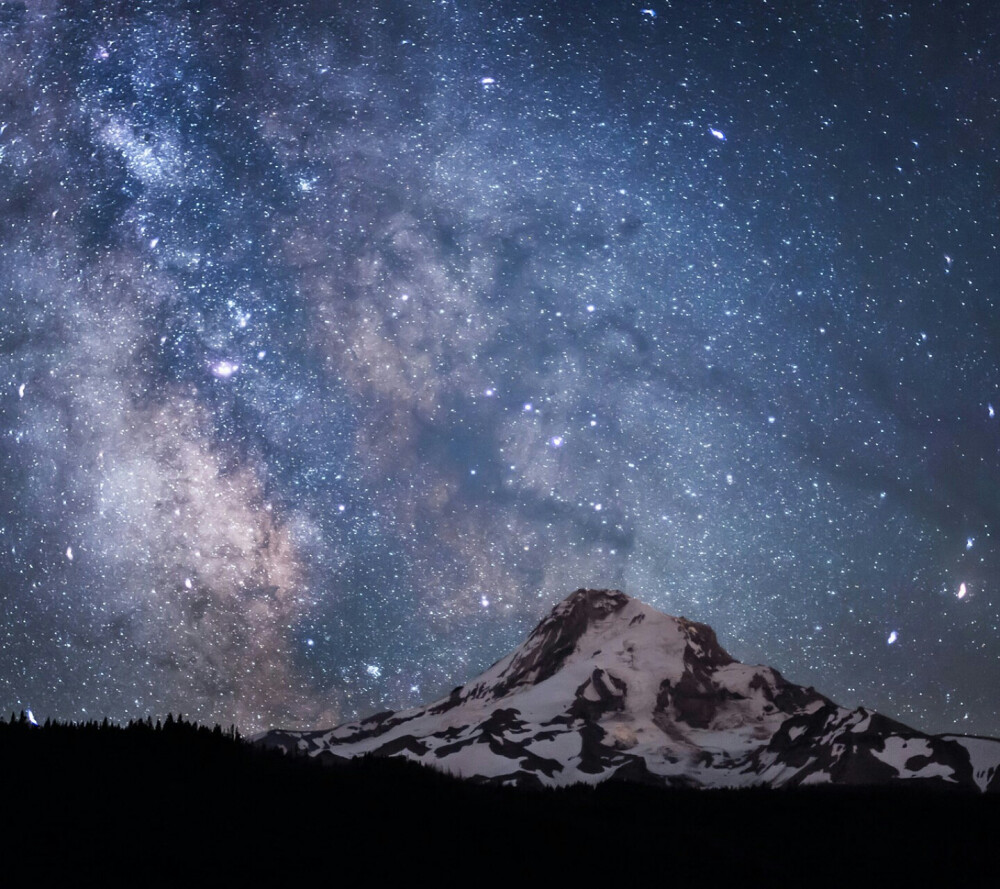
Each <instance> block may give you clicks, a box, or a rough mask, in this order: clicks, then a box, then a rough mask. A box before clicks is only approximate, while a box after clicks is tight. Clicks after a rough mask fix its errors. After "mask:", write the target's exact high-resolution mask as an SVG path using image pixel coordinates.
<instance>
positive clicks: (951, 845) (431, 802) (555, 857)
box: [0, 718, 1000, 886]
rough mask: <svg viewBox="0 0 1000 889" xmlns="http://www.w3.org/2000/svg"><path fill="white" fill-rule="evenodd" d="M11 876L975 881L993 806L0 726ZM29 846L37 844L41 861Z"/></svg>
mask: <svg viewBox="0 0 1000 889" xmlns="http://www.w3.org/2000/svg"><path fill="white" fill-rule="evenodd" d="M0 764H2V765H0V776H2V785H3V788H4V797H5V799H6V806H7V808H8V813H9V814H10V815H12V816H13V818H12V820H13V824H12V826H11V827H10V828H8V830H7V831H6V834H5V837H4V843H3V847H4V849H5V850H6V852H7V855H6V856H5V857H7V859H8V861H9V862H10V864H11V866H12V867H13V868H14V869H16V868H18V867H19V866H22V865H28V869H29V870H30V872H31V873H47V874H56V873H58V874H60V875H62V876H64V877H65V876H70V877H78V878H81V879H82V878H87V879H91V878H94V877H100V876H102V875H103V876H104V878H106V879H108V880H111V879H114V880H115V882H118V881H119V880H120V879H121V878H122V877H123V876H124V875H126V874H128V875H130V877H131V881H132V882H138V883H139V884H142V883H143V882H144V881H146V880H150V881H157V882H158V881H159V879H160V878H161V877H163V876H165V875H166V876H170V877H171V879H179V880H183V881H184V882H191V881H194V882H196V883H200V882H203V881H205V882H207V881H209V880H222V879H226V880H230V879H233V878H236V877H240V878H252V879H254V880H255V881H258V880H260V879H262V878H264V877H268V878H275V879H290V878H299V877H301V878H309V879H313V878H315V877H316V876H321V877H323V878H324V880H327V879H328V880H331V881H336V882H337V883H340V882H342V881H344V880H350V881H354V880H357V879H366V880H367V879H377V881H378V882H384V881H385V880H389V879H392V880H399V879H411V878H412V879H417V878H418V877H420V878H421V880H422V881H423V880H425V879H427V878H428V876H429V875H435V879H437V878H438V877H439V879H440V882H441V883H443V884H445V885H448V884H454V883H458V882H461V883H462V884H463V885H483V884H484V885H495V884H496V883H497V881H500V882H510V881H517V882H521V881H528V880H530V881H532V882H534V881H535V880H536V879H538V878H539V877H540V876H542V875H544V874H558V875H561V876H562V878H575V877H583V878H590V879H594V878H598V877H601V878H614V879H620V880H624V881H628V882H630V881H632V880H634V879H638V878H647V877H653V878H656V879H658V880H662V881H663V882H664V883H665V884H666V883H671V882H672V881H673V880H675V879H685V880H688V879H697V880H698V885H703V886H711V885H721V884H725V883H728V882H729V881H730V880H732V881H736V882H737V883H738V884H739V885H767V884H771V883H773V884H774V885H781V884H782V883H787V882H790V881H792V880H801V879H808V880H809V881H810V883H814V882H816V883H820V884H825V883H826V882H829V881H830V880H831V879H836V880H837V881H838V882H843V883H845V884H848V885H858V884H860V885H874V884H875V883H876V882H888V883H890V884H892V885H899V884H900V881H901V880H903V879H905V878H908V877H917V876H920V877H923V878H925V879H926V878H928V877H934V876H936V877H940V878H942V879H947V880H948V881H949V882H950V883H951V884H952V885H957V884H958V881H959V880H976V881H977V882H978V881H981V880H982V879H984V878H986V877H987V876H988V875H989V874H990V873H992V870H993V866H994V865H993V862H994V856H995V845H994V842H995V837H996V836H997V828H998V827H1000V799H998V798H996V797H994V796H978V795H972V794H964V793H954V794H951V793H928V792H926V791H924V792H920V793H917V792H907V791H899V790H896V791H893V792H887V791H884V790H883V791H878V792H874V791H872V792H865V791H856V790H855V791H844V790H837V791H819V790H813V791H774V790H767V791H765V790H752V791H705V790H702V791H664V790H659V789H655V788H648V787H641V786H636V785H629V784H623V783H615V782H610V783H608V784H605V785H603V786H601V787H600V788H598V789H596V790H590V789H585V788H571V789H568V790H562V791H525V790H518V791H515V790H505V789H497V788H487V787H478V786H473V785H470V784H467V783H463V782H460V781H457V780H454V779H450V778H448V777H446V776H443V775H440V774H438V773H435V772H430V771H428V770H427V769H425V768H423V767H419V766H414V765H411V764H409V763H407V762H404V761H398V760H385V759H383V760H358V761H354V762H351V763H349V764H346V765H335V766H322V765H320V764H318V763H316V762H307V761H303V760H301V759H298V758H295V757H287V756H285V755H283V754H281V753H278V752H276V751H273V750H272V751H267V750H261V749H258V748H256V747H254V746H252V745H249V744H247V743H246V742H244V741H243V740H241V739H240V738H239V737H238V735H236V734H235V733H234V732H226V731H223V730H221V729H218V728H217V729H215V730H209V729H207V728H204V727H198V726H195V725H192V724H190V723H187V722H185V721H183V720H177V719H172V718H170V719H168V720H167V721H166V722H165V723H164V724H163V725H162V726H160V727H159V728H157V727H156V726H155V725H152V724H149V723H137V724H133V725H130V726H129V727H126V728H120V727H116V726H112V725H107V724H104V725H99V724H97V723H90V724H86V725H74V726H67V725H59V724H56V725H47V726H43V727H34V726H31V725H28V724H27V723H22V722H18V721H16V722H15V723H14V724H8V723H2V724H0ZM38 850H41V851H38Z"/></svg>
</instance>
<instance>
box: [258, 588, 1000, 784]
mask: <svg viewBox="0 0 1000 889" xmlns="http://www.w3.org/2000/svg"><path fill="white" fill-rule="evenodd" d="M260 743H262V744H265V745H267V746H275V747H281V748H283V749H285V750H289V751H290V750H298V751H301V752H304V753H307V754H308V755H310V756H316V757H321V758H325V759H330V760H331V761H336V760H337V759H339V758H351V757H356V756H362V755H364V754H376V755H379V756H405V757H408V758H410V759H413V760H417V761H419V762H423V763H426V764H428V765H432V766H434V767H436V768H438V769H442V770H445V771H448V772H451V773H452V774H456V775H460V776H462V777H464V778H467V779H469V780H472V781H477V782H488V783H496V784H517V785H521V786H564V785H568V784H575V783H579V782H585V783H591V784H593V783H597V782H601V781H605V780H608V779H612V778H613V779H617V780H628V781H637V782H644V783H653V784H661V785H664V786H685V787H744V786H750V785H769V786H774V787H780V786H796V785H809V784H845V785H867V784H871V785H885V784H896V783H905V784H906V785H907V786H935V787H942V788H944V787H954V788H967V789H970V790H978V791H997V790H1000V775H998V772H1000V769H998V766H1000V740H996V739H986V738H969V737H964V736H959V735H928V734H925V733H923V732H920V731H917V730H915V729H911V728H909V727H907V726H905V725H903V724H901V723H899V722H896V721H895V720H892V719H889V718H887V717H885V716H882V715H880V714H878V713H875V712H872V711H870V710H867V709H865V708H858V709H856V710H847V709H845V708H843V707H840V706H838V705H837V704H835V703H834V702H833V701H831V700H829V699H828V698H826V697H824V696H823V695H822V694H820V693H819V692H817V691H816V690H814V689H812V688H803V687H801V686H798V685H794V684H792V683H790V682H788V681H787V680H785V679H784V678H783V677H782V676H781V674H780V673H778V671H777V670H774V669H772V668H770V667H760V666H748V665H746V664H741V663H739V662H738V661H736V660H734V659H733V658H732V657H731V656H730V655H729V654H728V653H727V652H726V651H725V650H724V649H723V648H722V647H721V646H720V645H719V643H718V640H717V639H716V636H715V633H714V632H713V631H712V629H711V628H710V627H708V626H706V625H705V624H699V623H695V622H693V621H690V620H686V619H685V618H676V617H671V616H669V615H666V614H663V613H661V612H659V611H656V610H654V609H652V608H650V607H649V606H647V605H644V604H643V603H641V602H639V601H638V600H636V599H632V598H630V597H629V596H626V595H625V594H624V593H621V592H619V591H617V590H583V589H581V590H577V591H576V592H575V593H573V594H572V595H570V596H569V597H568V598H567V599H565V600H564V601H563V602H561V603H560V604H559V605H557V606H556V607H555V608H554V609H553V611H552V612H551V613H550V614H549V615H548V617H546V618H545V619H544V620H543V621H542V622H541V623H540V624H539V625H538V626H537V627H536V628H535V630H534V631H533V632H532V633H531V635H530V636H529V637H528V639H527V640H526V641H525V642H524V643H523V644H522V645H520V646H519V647H518V648H516V649H515V650H514V651H513V652H512V653H511V654H509V655H508V656H507V657H505V658H503V659H502V660H500V661H498V662H497V663H496V664H494V665H493V666H492V667H490V668H489V669H488V670H487V671H486V672H485V673H483V674H482V675H480V676H478V677H477V678H475V679H473V680H472V681H471V682H469V683H467V684H466V685H463V686H459V687H458V688H456V689H455V690H454V691H453V692H452V693H451V694H450V695H449V696H448V697H446V698H443V699H442V700H439V701H436V702H434V703H432V704H429V705H427V706H424V707H418V708H415V709H412V710H405V711H400V712H386V713H380V714H377V715H375V716H372V717H370V718H368V719H365V720H362V721H360V722H353V723H348V724H345V725H341V726H339V727H337V728H334V729H329V730H325V731H306V732H300V731H272V732H269V733H267V734H266V735H265V736H263V737H262V738H261V739H260Z"/></svg>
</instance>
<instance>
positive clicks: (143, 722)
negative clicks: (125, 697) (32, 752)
mask: <svg viewBox="0 0 1000 889" xmlns="http://www.w3.org/2000/svg"><path fill="white" fill-rule="evenodd" d="M14 728H19V729H22V730H31V729H38V728H43V729H46V730H52V731H71V732H96V731H101V732H121V731H127V732H138V733H142V732H148V731H154V732H162V731H166V732H175V731H176V732H181V733H187V734H188V735H191V734H201V735H204V734H205V733H208V734H211V735H213V736H214V737H216V738H218V737H226V738H229V739H230V740H232V741H240V740H242V736H241V735H240V733H239V731H238V730H237V728H236V726H235V725H232V724H231V725H230V726H229V728H227V729H223V728H222V726H221V725H219V724H218V723H216V725H215V727H214V728H211V729H210V728H208V727H207V726H204V725H199V724H198V723H197V722H190V721H189V720H186V719H185V718H184V716H183V714H181V713H178V714H177V716H176V718H175V717H174V714H173V713H168V714H167V716H166V719H164V720H163V721H162V722H161V721H160V719H159V718H157V720H156V722H155V723H154V722H153V717H152V716H147V717H146V718H145V719H130V720H129V721H128V723H127V724H126V725H124V726H122V725H119V724H118V723H116V722H111V720H109V719H108V717H107V716H105V717H104V719H103V720H101V721H100V722H98V721H97V720H96V719H92V720H86V721H84V722H78V721H70V720H66V721H63V722H60V721H59V720H57V719H52V718H47V719H46V720H45V722H44V723H37V722H35V721H34V720H33V719H31V718H30V717H29V716H28V711H26V710H22V711H21V713H20V715H15V713H14V711H13V710H12V711H11V714H10V720H9V721H8V722H3V721H0V732H3V731H5V730H9V729H14Z"/></svg>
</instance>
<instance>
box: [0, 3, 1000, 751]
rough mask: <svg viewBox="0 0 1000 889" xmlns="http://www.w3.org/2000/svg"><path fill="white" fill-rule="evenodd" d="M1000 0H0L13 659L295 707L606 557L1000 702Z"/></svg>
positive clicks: (378, 679) (578, 577)
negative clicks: (570, 2)
mask: <svg viewBox="0 0 1000 889" xmlns="http://www.w3.org/2000/svg"><path fill="white" fill-rule="evenodd" d="M998 36H1000V10H998V9H996V8H994V5H993V4H990V3H987V2H979V0H970V2H954V3H948V4H910V3H895V2H885V3H878V4H861V5H859V4H855V3H848V2H825V3H814V4H801V3H792V2H785V0H774V2H760V0H754V2H749V0H747V2H743V0H736V2H725V3H723V2H698V3H687V2H679V0H671V2H663V3H660V4H654V5H652V6H643V5H641V4H634V3H627V2H619V0H610V2H609V0H600V2H598V0H594V2H581V3H577V4H574V6H573V9H572V11H571V12H568V11H567V10H566V9H564V8H563V7H560V6H559V5H558V4H556V5H553V4H548V5H540V4H536V3H529V2H526V0H524V2H506V0H505V2H490V3H487V2H478V0H468V2H466V0H454V2H452V0H381V2H379V0H376V2H375V3H373V4H368V5H365V7H364V8H363V9H362V8H360V7H356V6H352V5H351V4H339V3H332V2H331V3H323V2H288V3H271V2H267V3H257V4H235V3H227V2H218V3H212V2H200V0H167V2H151V0H150V2H129V3H120V4H106V3H98V2H79V0H77V2H73V3H58V2H55V0H52V2H45V0H39V2H28V3H15V2H4V3H0V483H2V491H3V496H2V498H0V604H2V611H0V705H2V706H4V707H5V708H6V709H8V710H9V709H19V708H22V707H24V708H26V707H28V706H30V707H31V708H32V709H33V711H34V713H35V714H45V715H52V716H57V717H59V718H64V719H74V718H88V717H93V716H98V717H99V716H103V715H105V714H106V715H108V716H110V717H112V718H115V719H119V720H125V719H128V718H131V717H134V716H143V717H144V716H145V715H146V714H147V713H165V712H166V711H168V710H173V711H174V712H177V711H178V710H181V711H183V712H184V713H185V714H188V715H190V716H191V717H192V718H196V719H199V720H203V721H218V722H223V723H229V722H236V723H237V724H238V725H239V726H240V727H241V728H242V729H244V730H247V731H252V730H256V729H259V728H263V727H268V726H272V725H276V724H281V725H285V726H292V725H313V726H315V725H319V724H325V723H330V722H334V721H337V720H339V719H345V718H349V717H354V716H357V715H363V714H367V713H370V712H372V711H374V710H376V709H385V708H390V707H391V708H397V707H401V706H408V705H413V704H416V703H418V702H421V701H425V700H428V699H430V698H431V697H433V696H436V695H439V694H441V693H443V692H446V691H447V690H448V689H449V688H450V687H451V686H453V685H455V684H458V683H459V682H462V681H465V680H466V679H468V678H470V677H471V676H472V675H473V674H474V673H475V672H477V671H479V670H480V669H482V668H484V667H485V666H487V665H488V664H489V663H491V662H492V661H493V660H495V659H496V658H498V657H500V656H502V655H503V654H505V653H506V652H507V651H508V650H509V649H510V648H512V647H513V646H514V645H515V644H517V643H518V642H519V641H520V640H521V639H522V638H523V636H524V635H525V634H526V632H527V631H528V630H529V629H530V627H531V626H532V625H533V624H534V622H535V621H537V620H538V619H539V618H540V617H541V616H542V615H543V614H544V613H545V612H546V611H547V610H548V609H549V608H550V607H551V606H552V605H553V604H554V603H555V602H556V601H557V600H558V599H559V598H561V597H562V596H563V595H565V594H566V593H568V592H569V591H571V590H572V589H574V588H576V587H579V586H614V587H618V588H622V589H624V590H625V591H626V592H628V593H629V594H632V595H635V596H638V597H639V598H641V599H643V600H644V601H646V602H648V603H650V604H651V605H653V606H655V607H657V608H660V609H661V610H664V611H667V612H669V613H672V614H684V615H687V616H688V617H691V618H694V619H697V620H701V621H704V622H707V623H710V624H712V625H713V626H714V627H715V628H716V630H717V631H718V633H719V635H720V639H721V641H722V642H723V644H724V645H725V646H726V647H727V648H728V649H729V650H730V651H731V652H732V653H733V654H734V655H735V656H737V657H739V658H740V659H741V660H748V661H753V662H763V663H769V664H772V665H774V666H776V667H778V668H779V669H781V670H782V671H783V672H784V673H785V675H786V676H788V678H790V679H792V680H793V681H796V682H799V683H801V684H805V685H809V684H811V685H815V686H817V687H818V688H820V689H821V690H822V691H823V692H824V693H826V694H828V695H829V696H831V697H833V698H834V699H835V700H837V701H838V702H840V703H842V704H845V705H857V704H861V703H864V704H865V705H867V706H871V707H875V708H877V709H880V710H882V711H883V712H886V713H887V714H889V715H893V716H896V717H897V718H900V719H902V720H903V721H909V722H911V723H913V724H915V725H917V726H919V727H921V728H926V729H928V730H935V731H955V730H958V731H966V732H978V733H984V734H990V733H992V734H1000V707H998V704H997V699H996V695H995V689H996V687H997V686H998V684H1000V645H998V642H997V633H998V624H1000V588H998V586H997V581H996V578H997V569H998V567H1000V557H998V555H1000V550H998V540H997V534H998V533H1000V506H998V500H997V497H996V492H997V490H1000V463H998V446H1000V419H998V418H997V417H996V413H995V406H997V405H1000V372H998V366H997V355H998V354H1000V328H998V327H997V323H996V320H995V319H996V317H997V311H998V308H1000V307H998V306H997V299H998V295H1000V254H998V234H997V227H996V219H997V211H998V206H997V195H998V194H1000V164H998V160H1000V158H998V147H997V144H998V138H1000V127H998V123H1000V114H998V111H1000V109H998V98H997V97H998V96H1000V83H998V75H997V72H998V71H1000V66H998V63H1000V59H998V58H997V49H996V48H997V46H998V45H1000V43H998V40H997V38H998Z"/></svg>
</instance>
